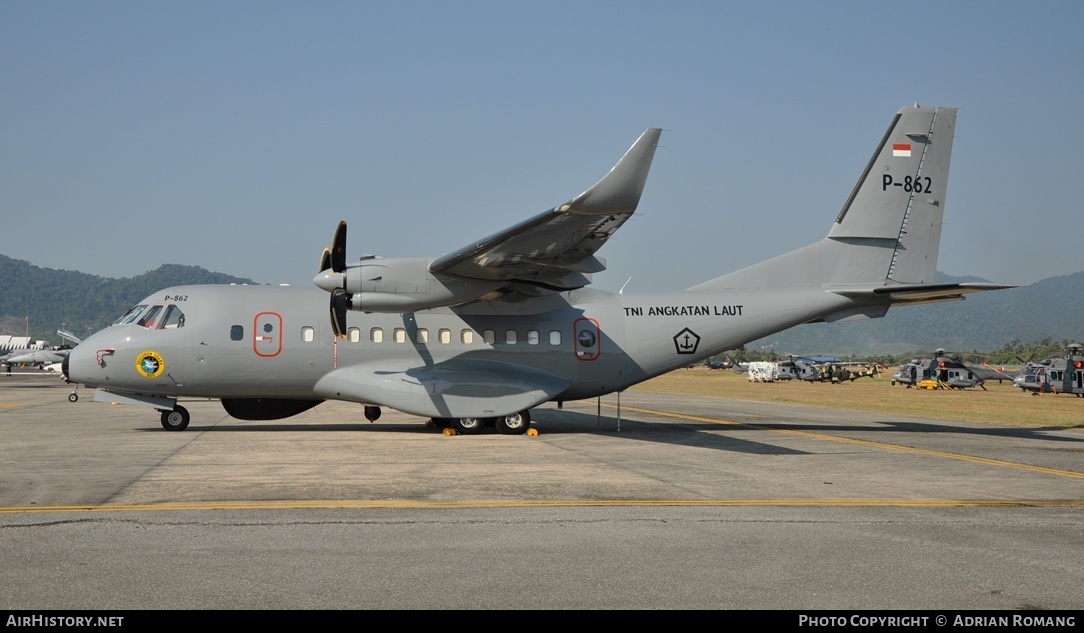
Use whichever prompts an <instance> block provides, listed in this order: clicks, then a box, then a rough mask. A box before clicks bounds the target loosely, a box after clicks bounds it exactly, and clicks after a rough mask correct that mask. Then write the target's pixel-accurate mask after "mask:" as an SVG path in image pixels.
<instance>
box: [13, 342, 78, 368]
mask: <svg viewBox="0 0 1084 633" xmlns="http://www.w3.org/2000/svg"><path fill="white" fill-rule="evenodd" d="M69 352H71V349H69V348H67V347H53V348H49V349H36V350H31V351H26V352H22V353H17V354H9V355H8V356H6V357H4V358H3V362H4V363H7V364H8V365H37V366H38V367H42V368H44V367H45V366H46V365H50V364H52V363H60V362H63V361H64V359H65V358H66V357H67V356H68V353H69Z"/></svg>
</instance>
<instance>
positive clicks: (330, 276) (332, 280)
mask: <svg viewBox="0 0 1084 633" xmlns="http://www.w3.org/2000/svg"><path fill="white" fill-rule="evenodd" d="M312 283H314V284H316V286H317V287H318V288H322V289H324V290H326V291H328V292H331V291H332V290H334V289H336V288H342V287H343V274H342V273H336V272H332V271H331V269H328V270H325V271H322V272H321V273H320V274H319V275H317V276H315V277H313V279H312Z"/></svg>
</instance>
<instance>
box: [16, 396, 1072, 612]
mask: <svg viewBox="0 0 1084 633" xmlns="http://www.w3.org/2000/svg"><path fill="white" fill-rule="evenodd" d="M71 389H72V388H71V386H69V385H65V384H64V383H63V382H62V381H60V380H59V379H58V378H57V377H55V376H47V375H31V376H10V377H7V376H0V431H2V432H3V438H4V439H3V440H2V442H0V455H2V459H0V565H2V566H3V569H4V573H3V574H0V604H3V605H4V606H5V607H7V608H12V609H24V610H35V609H95V610H109V609H436V608H441V609H446V608H458V609H786V610H814V609H816V610H824V609H854V610H858V609H863V610H864V609H874V610H876V609H923V610H928V609H939V610H944V611H945V612H946V613H953V612H956V611H963V610H974V609H1025V610H1038V609H1054V610H1070V609H1079V608H1080V606H1081V605H1082V604H1084V593H1082V590H1081V587H1084V433H1082V432H1081V431H1079V430H1049V429H1035V428H1025V427H1011V428H1010V427H999V426H989V425H983V424H969V423H962V422H946V421H939V420H933V419H918V418H902V417H897V416H886V415H876V414H870V413H860V412H851V411H840V410H831V409H820V408H812V407H798V406H793V405H784V404H771V403H757V402H749V401H735V400H726V399H719V398H696V397H688V396H666V395H659V394H651V393H647V392H641V391H636V390H630V391H627V392H625V393H624V394H622V395H621V397H620V402H618V399H617V397H616V396H608V397H605V398H602V399H601V401H599V402H596V401H585V402H576V403H566V404H565V407H564V408H563V409H558V408H557V407H556V406H555V405H545V406H541V407H538V408H536V409H534V410H532V416H533V428H535V429H537V430H538V432H539V435H538V436H537V437H529V436H505V435H499V434H497V433H496V431H494V430H492V429H487V431H486V432H484V433H483V434H481V435H476V436H445V435H443V434H441V432H440V430H439V429H432V428H427V427H426V425H425V423H424V422H425V421H424V420H423V419H420V418H415V417H412V416H407V415H403V414H399V413H397V412H394V411H389V410H387V409H385V410H384V414H383V416H382V417H381V419H380V420H379V421H377V422H376V423H368V422H367V421H365V420H364V417H363V416H362V410H361V407H360V406H359V405H354V404H347V403H338V402H327V403H325V404H322V405H320V406H319V407H317V408H316V409H314V410H311V411H308V412H305V413H303V414H301V415H299V416H296V417H294V418H288V419H286V420H281V421H275V422H250V421H241V420H236V419H233V418H230V417H229V416H227V415H226V413H225V411H224V410H223V409H222V406H221V405H220V404H219V403H218V402H217V401H192V402H184V405H185V406H186V407H187V408H188V409H189V411H190V412H191V415H192V422H191V425H190V426H189V428H188V430H186V431H184V432H179V433H176V432H168V431H165V430H163V429H162V428H161V426H160V424H159V419H158V414H157V412H155V411H154V410H152V409H149V408H143V407H136V406H121V405H110V404H104V403H97V402H93V401H92V400H93V399H92V393H93V392H88V391H85V390H80V391H79V395H80V399H79V401H78V402H75V403H70V402H68V400H67V395H68V394H69V393H70V392H71ZM618 411H620V416H621V419H620V421H618V419H617V415H618Z"/></svg>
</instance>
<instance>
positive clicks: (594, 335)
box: [572, 318, 602, 361]
mask: <svg viewBox="0 0 1084 633" xmlns="http://www.w3.org/2000/svg"><path fill="white" fill-rule="evenodd" d="M572 349H573V350H574V352H575V354H576V359H577V360H581V361H596V360H598V359H599V357H600V356H601V355H602V330H601V328H600V327H599V325H598V321H596V320H594V319H589V318H579V319H576V321H575V323H573V325H572Z"/></svg>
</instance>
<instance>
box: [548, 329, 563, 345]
mask: <svg viewBox="0 0 1084 633" xmlns="http://www.w3.org/2000/svg"><path fill="white" fill-rule="evenodd" d="M560 344H561V330H550V345H560Z"/></svg>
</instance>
